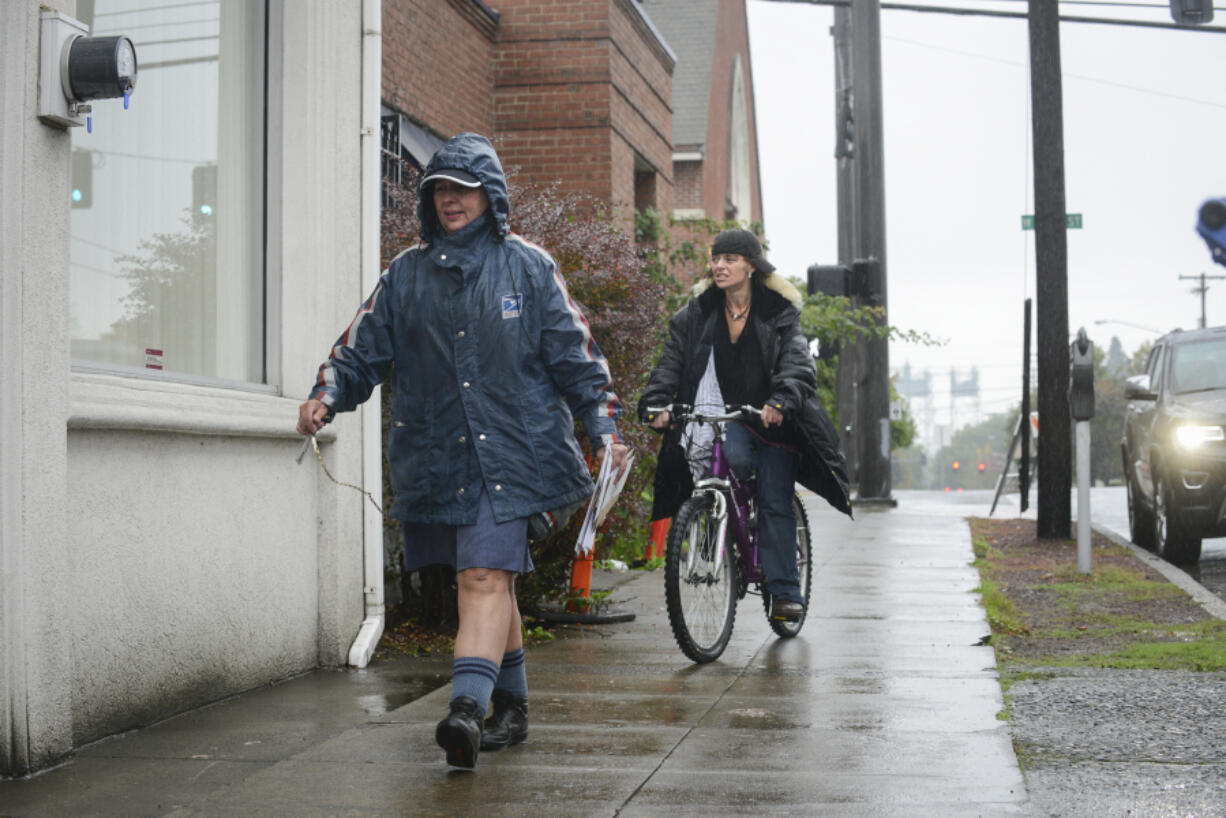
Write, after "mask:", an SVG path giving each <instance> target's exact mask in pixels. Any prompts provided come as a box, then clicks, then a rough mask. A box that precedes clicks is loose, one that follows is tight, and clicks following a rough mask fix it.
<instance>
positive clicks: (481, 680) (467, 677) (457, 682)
mask: <svg viewBox="0 0 1226 818" xmlns="http://www.w3.org/2000/svg"><path fill="white" fill-rule="evenodd" d="M497 678H498V665H496V664H494V663H493V662H491V661H490V660H489V659H482V658H481V657H480V656H461V657H459V658H458V659H456V660H455V661H454V662H452V663H451V698H452V699H453V700H454V699H456V698H458V697H460V696H472V697H473V698H474V699H476V700H477V706H478V707H479V708H481V715H483V716H484V715H485V709H486V706H487V705H488V704H489V702H490V694H491V693H493V692H494V682H495V680H497Z"/></svg>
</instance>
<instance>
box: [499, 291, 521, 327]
mask: <svg viewBox="0 0 1226 818" xmlns="http://www.w3.org/2000/svg"><path fill="white" fill-rule="evenodd" d="M523 300H524V294H523V293H507V294H506V295H504V296H503V297H502V318H503V320H504V321H505V320H506V319H508V318H518V317H519V310H520V305H521V304H523Z"/></svg>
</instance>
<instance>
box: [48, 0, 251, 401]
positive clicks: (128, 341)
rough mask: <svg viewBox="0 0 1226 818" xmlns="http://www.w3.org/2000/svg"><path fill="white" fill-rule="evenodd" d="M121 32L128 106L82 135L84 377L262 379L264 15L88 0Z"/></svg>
mask: <svg viewBox="0 0 1226 818" xmlns="http://www.w3.org/2000/svg"><path fill="white" fill-rule="evenodd" d="M77 17H78V19H80V20H81V21H82V22H84V23H85V24H86V25H88V26H89V27H90V30H91V34H93V35H95V36H104V35H109V34H126V35H127V36H129V37H130V38H131V39H132V41H133V42H134V43H135V45H136V52H137V59H138V62H139V74H138V78H137V84H136V90H135V93H134V94H133V95H132V98H131V105H130V107H129V109H128V110H126V111H125V110H123V105H122V103H121V102H119V101H108V102H104V103H98V104H95V105H94V112H93V124H92V133H89V132H86V129H84V128H74V129H73V132H72V141H73V151H72V157H73V161H72V168H73V172H72V200H73V201H72V211H71V213H72V218H71V268H70V269H71V275H70V301H71V328H72V357H73V362H74V365H77V366H91V367H96V366H102V367H103V368H112V367H113V368H115V369H121V370H129V368H138V369H140V370H144V371H146V372H147V373H150V374H153V373H155V372H160V373H162V374H163V375H170V376H172V377H173V376H189V377H191V378H204V379H221V380H227V381H243V382H248V383H263V382H264V381H265V355H264V342H265V329H264V328H265V317H264V303H265V298H264V293H265V280H264V279H265V276H264V257H263V246H264V223H265V220H264V187H265V172H264V139H265V125H264V123H265V116H264V110H265V81H264V77H265V59H264V53H265V34H264V32H265V28H266V9H265V4H264V3H260V2H250V0H213V1H212V2H175V3H168V2H166V0H93V1H92V2H90V1H89V0H78V3H77Z"/></svg>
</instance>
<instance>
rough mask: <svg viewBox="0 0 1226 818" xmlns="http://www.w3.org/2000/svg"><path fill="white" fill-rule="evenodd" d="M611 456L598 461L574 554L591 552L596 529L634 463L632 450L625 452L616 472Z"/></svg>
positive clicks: (607, 512)
mask: <svg viewBox="0 0 1226 818" xmlns="http://www.w3.org/2000/svg"><path fill="white" fill-rule="evenodd" d="M612 461H613V458H612V457H605V458H604V459H603V460H601V462H600V474H598V475H597V476H596V491H594V492H593V493H592V499H591V501H590V502H589V503H588V504H587V514H585V515H584V517H583V526H582V527H581V528H580V529H579V539H578V540H577V541H576V542H575V554H576V555H577V556H580V557H586V556H587V555H588V554H590V553H592V549H593V548H594V547H595V545H596V531H597V530H598V529H599V528H600V526H601V524H602V523H603V522H604V520H605V517H607V516H608V515H609V511H610V509H612V508H613V504H614V503H616V502H617V497H618V495H620V494H621V493H622V486H624V485H626V478H627V477H628V476H629V475H630V467H631V466H633V465H634V452H628V453H627V454H626V462H625V464H624V465H623V466H622V467H621V470H620V471H618V472H617V473H616V474H615V473H614V471H613V466H612Z"/></svg>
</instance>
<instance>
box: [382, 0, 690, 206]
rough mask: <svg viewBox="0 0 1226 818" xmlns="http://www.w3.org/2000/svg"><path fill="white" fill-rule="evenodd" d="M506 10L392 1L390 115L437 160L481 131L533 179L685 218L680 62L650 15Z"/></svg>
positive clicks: (589, 8)
mask: <svg viewBox="0 0 1226 818" xmlns="http://www.w3.org/2000/svg"><path fill="white" fill-rule="evenodd" d="M496 5H497V9H496V10H495V9H494V8H492V7H491V6H490V5H489V4H488V3H486V2H482V0H390V1H389V2H388V3H387V4H386V5H385V7H384V15H383V20H384V38H385V43H386V47H385V48H384V60H383V89H384V90H383V97H384V104H385V106H386V108H387V109H388V110H386V111H385V115H390V116H391V117H392V118H393V119H394V120H395V121H396V123H397V127H398V129H399V130H400V131H401V132H403V133H407V134H410V135H413V136H414V137H416V138H417V139H418V140H419V141H420V142H421V143H422V144H423V147H424V148H425V151H424V152H426V153H427V155H428V151H429V150H432V146H433V144H436V143H437V139H438V138H439V137H444V138H445V137H448V136H451V135H452V134H455V133H458V132H460V131H465V130H472V131H478V132H482V133H486V134H488V135H490V136H491V137H492V138H493V139H494V141H495V143H496V145H497V147H498V150H499V155H500V156H501V158H502V160H503V164H504V165H506V166H507V167H508V168H511V167H518V168H519V169H520V170H521V172H522V173H523V174H524V175H525V176H526V177H528V178H530V179H533V180H536V181H541V182H553V181H555V180H556V181H559V182H560V183H561V189H562V190H563V191H564V192H571V191H573V192H583V193H589V194H591V195H593V196H595V197H597V198H598V199H600V200H602V201H605V202H609V203H611V204H613V205H614V206H615V208H617V210H618V211H619V212H622V213H627V212H628V211H629V209H630V208H632V207H638V208H643V207H649V206H650V207H655V208H656V209H658V210H662V211H668V210H671V209H672V207H673V179H672V175H673V146H672V141H671V136H672V135H671V121H672V107H671V102H670V100H671V96H672V72H673V68H674V66H675V63H676V58H675V56H674V53H673V51H672V49H671V48H670V47H669V45H668V44H667V43H666V42H665V41H664V38H663V37H662V35H661V34H660V32H659V31H658V30H657V29H656V28H655V26H654V24H653V23H652V21H651V20H650V19H649V17H648V16H647V14H646V13H645V11H644V8H643V6H642V4H641V3H639V2H637V1H636V0H553V1H552V2H541V1H540V0H498V2H497V4H496ZM409 153H410V155H412V151H409ZM414 158H415V159H417V160H418V161H419V162H420V161H424V160H425V158H426V156H415V157H414Z"/></svg>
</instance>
